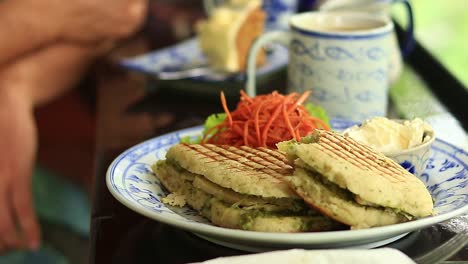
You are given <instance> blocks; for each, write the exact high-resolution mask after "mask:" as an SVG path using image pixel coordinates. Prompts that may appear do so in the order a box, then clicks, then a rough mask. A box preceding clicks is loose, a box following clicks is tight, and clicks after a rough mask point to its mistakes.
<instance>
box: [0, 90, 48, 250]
mask: <svg viewBox="0 0 468 264" xmlns="http://www.w3.org/2000/svg"><path fill="white" fill-rule="evenodd" d="M9 88H12V89H9ZM10 91H15V87H5V86H3V85H0V131H1V136H0V149H1V150H2V151H3V153H2V154H1V155H0V252H2V251H5V250H9V249H17V248H29V249H37V248H38V247H39V243H40V231H39V226H38V224H37V220H36V216H35V213H34V210H33V205H32V191H31V175H32V166H33V164H34V157H35V153H36V129H35V124H34V120H33V112H32V106H31V104H30V102H29V99H28V98H27V97H25V96H24V95H23V94H21V93H12V92H10Z"/></svg>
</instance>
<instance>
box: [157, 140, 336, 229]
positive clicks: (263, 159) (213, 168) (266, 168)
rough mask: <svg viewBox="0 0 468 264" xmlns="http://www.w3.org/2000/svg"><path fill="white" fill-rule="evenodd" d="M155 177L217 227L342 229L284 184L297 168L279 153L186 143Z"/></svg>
mask: <svg viewBox="0 0 468 264" xmlns="http://www.w3.org/2000/svg"><path fill="white" fill-rule="evenodd" d="M153 171H154V172H155V174H156V176H157V177H158V178H159V179H160V181H161V183H162V184H163V185H164V186H165V187H166V188H167V189H168V190H169V191H170V192H172V193H176V194H178V195H177V197H180V196H183V197H185V201H186V203H187V204H188V205H189V206H190V207H192V208H193V209H195V210H197V211H198V212H200V214H201V215H203V216H204V217H206V218H208V219H209V220H210V221H211V222H212V223H213V224H215V225H218V226H222V227H227V228H235V229H244V230H252V231H265V232H303V231H323V230H333V229H338V228H342V225H341V224H339V223H338V222H336V221H333V220H331V219H330V218H328V217H326V216H324V215H322V214H320V213H318V212H317V211H315V210H313V209H312V208H311V207H310V206H308V205H307V204H306V203H305V202H304V201H303V200H302V199H300V197H299V196H297V195H296V193H295V192H294V191H292V190H291V189H290V187H289V185H288V183H287V182H284V181H282V180H281V178H282V177H284V175H289V174H292V172H293V168H292V166H291V165H290V164H289V163H288V160H287V159H286V156H285V155H284V153H281V152H279V151H277V150H270V149H262V148H260V149H254V148H250V147H232V146H216V145H211V144H184V143H181V144H177V145H174V146H172V147H171V148H170V149H169V150H168V152H167V154H166V160H160V161H158V162H157V163H156V164H155V165H154V166H153Z"/></svg>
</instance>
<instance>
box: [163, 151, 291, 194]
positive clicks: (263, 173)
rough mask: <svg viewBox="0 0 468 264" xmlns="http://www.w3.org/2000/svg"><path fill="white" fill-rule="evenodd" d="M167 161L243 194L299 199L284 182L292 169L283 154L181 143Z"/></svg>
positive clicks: (169, 153)
mask: <svg viewBox="0 0 468 264" xmlns="http://www.w3.org/2000/svg"><path fill="white" fill-rule="evenodd" d="M166 158H167V160H170V161H171V162H176V163H177V164H178V165H179V166H180V167H182V168H184V169H186V170H188V171H190V172H192V173H195V174H198V175H203V176H204V177H206V178H207V179H208V180H210V181H211V182H214V183H216V184H218V185H220V186H222V187H225V188H229V189H232V190H234V191H235V192H238V193H241V194H249V195H256V196H261V197H275V198H285V197H288V198H298V196H297V195H296V194H295V193H294V192H293V191H292V190H291V189H290V188H289V186H288V184H287V183H286V182H284V181H282V180H281V178H282V177H283V176H284V175H289V174H291V173H292V172H293V168H292V166H291V165H290V164H289V163H288V161H287V159H286V156H285V155H284V153H281V152H280V151H277V150H271V149H267V148H258V149H255V148H250V147H246V146H244V147H232V146H217V145H212V144H184V143H181V144H177V145H174V146H173V147H171V148H170V149H169V151H168V152H167V154H166Z"/></svg>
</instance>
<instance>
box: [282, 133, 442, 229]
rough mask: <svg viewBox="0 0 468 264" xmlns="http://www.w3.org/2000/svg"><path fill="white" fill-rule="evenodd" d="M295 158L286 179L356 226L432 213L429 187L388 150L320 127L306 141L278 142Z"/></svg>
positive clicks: (302, 193)
mask: <svg viewBox="0 0 468 264" xmlns="http://www.w3.org/2000/svg"><path fill="white" fill-rule="evenodd" d="M278 148H279V149H280V150H282V151H284V152H286V153H287V155H288V157H289V159H290V160H291V161H292V162H294V166H295V171H294V174H293V175H291V176H287V177H284V180H285V181H287V182H289V184H290V186H291V188H292V189H294V190H295V191H296V193H297V194H298V195H299V196H301V197H302V198H303V199H304V200H305V201H306V202H307V203H308V204H310V205H311V206H313V207H314V208H316V209H318V210H319V211H321V212H322V213H324V214H325V215H327V216H329V217H331V218H333V219H335V220H337V221H339V222H342V223H344V224H347V225H349V226H351V228H366V227H373V226H382V225H389V224H394V223H399V222H404V221H407V220H409V219H412V218H420V217H425V216H429V215H431V214H432V209H433V204H432V198H431V196H430V194H429V192H428V191H427V189H426V187H425V185H424V184H423V183H422V182H421V181H420V180H419V179H418V178H416V177H415V176H414V175H413V174H411V173H409V172H408V171H406V170H405V169H403V168H402V167H401V166H400V165H398V164H397V163H396V162H394V161H393V160H391V159H389V158H387V157H385V156H384V155H383V154H380V153H378V152H375V151H374V150H372V149H371V148H370V147H367V146H366V145H363V144H360V143H358V142H356V141H354V140H353V139H351V138H349V137H345V136H342V135H339V134H337V133H334V132H330V131H325V130H320V129H317V130H315V131H314V133H313V134H312V135H311V136H309V137H306V138H303V139H302V140H301V142H295V141H287V142H282V143H279V144H278Z"/></svg>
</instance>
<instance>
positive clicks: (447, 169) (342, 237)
mask: <svg viewBox="0 0 468 264" xmlns="http://www.w3.org/2000/svg"><path fill="white" fill-rule="evenodd" d="M350 125H352V123H350V122H347V121H338V120H334V121H332V126H333V127H334V128H335V129H344V128H346V127H348V126H350ZM201 131H202V127H194V128H189V129H184V130H180V131H176V132H173V133H169V134H166V135H162V136H159V137H156V138H153V139H150V140H148V141H145V142H143V143H141V144H139V145H136V146H134V147H132V148H130V149H128V150H127V151H125V152H124V153H122V154H121V155H120V156H118V157H117V158H116V159H115V160H114V162H113V163H112V164H111V165H110V167H109V169H108V171H107V175H106V180H107V186H108V188H109V190H110V192H111V193H112V194H113V195H114V197H115V198H116V199H117V200H119V201H120V202H121V203H122V204H124V205H125V206H127V207H128V208H130V209H132V210H134V211H135V212H138V213H140V214H142V215H145V216H147V217H149V218H152V219H155V220H157V221H160V222H162V223H165V224H168V225H172V226H175V227H178V228H182V229H185V230H187V231H190V232H193V233H195V234H196V235H198V236H200V237H203V238H205V239H207V240H210V241H212V242H215V243H218V244H221V245H225V246H228V247H233V248H237V249H241V250H248V251H264V250H272V249H285V248H338V247H367V248H370V247H377V246H380V245H383V244H386V243H390V242H392V241H394V240H396V239H399V238H400V237H402V236H404V235H405V234H406V233H408V232H411V231H415V230H418V229H421V228H424V227H427V226H430V225H433V224H436V223H438V222H441V221H444V220H447V219H449V218H452V217H455V216H457V215H460V214H464V213H467V212H468V188H467V186H468V167H467V164H468V153H466V152H465V151H464V150H462V149H459V148H457V147H455V146H453V145H451V144H449V143H446V142H445V141H442V140H436V141H435V142H434V144H433V147H432V150H433V152H432V156H431V158H430V160H429V164H428V165H427V168H426V171H425V172H424V173H423V174H422V175H421V180H422V181H423V182H424V183H425V184H426V186H427V188H428V190H429V191H430V192H431V194H432V197H433V198H434V200H435V212H436V213H437V215H436V216H431V217H427V218H423V219H419V220H416V221H411V222H407V223H401V224H395V225H390V226H384V227H375V228H370V229H362V230H346V231H332V232H317V233H295V234H291V233H286V234H285V233H266V232H253V231H243V230H234V229H227V228H221V227H217V226H214V225H212V224H210V223H209V222H208V221H207V220H206V219H204V218H203V217H200V216H199V215H198V214H197V212H195V211H194V210H192V209H190V208H188V207H184V208H175V207H171V206H167V205H165V204H163V203H162V202H161V198H162V197H164V196H166V194H167V190H166V189H165V188H164V187H163V186H162V185H161V183H160V182H159V180H158V179H157V178H156V177H155V175H154V174H153V173H152V171H151V169H150V166H151V164H153V163H154V162H156V161H157V160H159V159H164V157H165V153H166V151H167V149H168V148H169V147H170V146H172V145H173V144H176V143H178V142H179V141H180V139H181V138H182V137H185V136H197V135H199V134H200V133H201Z"/></svg>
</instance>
